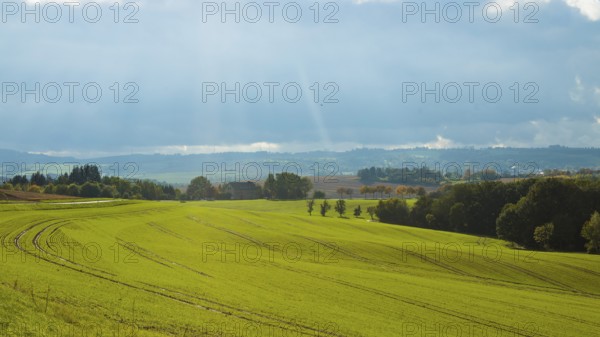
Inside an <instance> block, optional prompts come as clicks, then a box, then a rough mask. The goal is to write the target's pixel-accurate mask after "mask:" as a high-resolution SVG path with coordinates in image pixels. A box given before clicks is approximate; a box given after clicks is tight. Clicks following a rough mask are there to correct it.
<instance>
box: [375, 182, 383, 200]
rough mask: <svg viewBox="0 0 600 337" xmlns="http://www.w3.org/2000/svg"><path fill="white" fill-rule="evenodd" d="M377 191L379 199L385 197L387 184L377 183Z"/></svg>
mask: <svg viewBox="0 0 600 337" xmlns="http://www.w3.org/2000/svg"><path fill="white" fill-rule="evenodd" d="M375 191H376V192H377V193H379V199H383V193H384V192H385V185H377V186H376V187H375Z"/></svg>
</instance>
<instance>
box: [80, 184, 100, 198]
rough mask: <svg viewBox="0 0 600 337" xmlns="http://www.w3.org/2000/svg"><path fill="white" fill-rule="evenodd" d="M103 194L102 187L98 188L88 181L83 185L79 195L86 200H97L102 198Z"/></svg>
mask: <svg viewBox="0 0 600 337" xmlns="http://www.w3.org/2000/svg"><path fill="white" fill-rule="evenodd" d="M101 192H102V191H101V190H100V186H98V184H96V183H91V182H89V181H88V182H86V183H85V184H83V185H81V189H80V191H79V194H80V195H81V196H82V197H84V198H97V197H99V196H100V193H101Z"/></svg>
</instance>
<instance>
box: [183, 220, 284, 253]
mask: <svg viewBox="0 0 600 337" xmlns="http://www.w3.org/2000/svg"><path fill="white" fill-rule="evenodd" d="M188 219H190V220H192V221H194V222H196V223H198V224H201V225H204V226H207V227H210V228H213V229H216V230H219V231H222V232H225V233H227V234H231V235H233V236H237V237H239V238H242V239H244V240H247V241H250V242H252V243H254V244H256V245H259V246H261V247H265V248H272V246H271V245H268V244H266V243H264V242H262V241H260V240H258V239H255V238H253V237H251V236H249V235H246V234H242V233H238V232H236V231H234V230H231V229H228V228H225V227H220V226H217V225H215V224H212V223H210V222H206V221H203V220H201V219H198V218H196V217H194V216H188Z"/></svg>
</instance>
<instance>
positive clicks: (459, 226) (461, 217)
mask: <svg viewBox="0 0 600 337" xmlns="http://www.w3.org/2000/svg"><path fill="white" fill-rule="evenodd" d="M448 218H449V219H448V220H449V221H450V226H452V228H453V229H454V231H456V232H464V229H465V228H466V227H467V213H466V208H465V204H463V203H462V202H457V203H455V204H454V205H453V206H452V208H450V214H449V216H448Z"/></svg>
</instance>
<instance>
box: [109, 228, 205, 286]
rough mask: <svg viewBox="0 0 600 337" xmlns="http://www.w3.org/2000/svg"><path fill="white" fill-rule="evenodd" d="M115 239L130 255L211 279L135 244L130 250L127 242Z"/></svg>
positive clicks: (202, 273)
mask: <svg viewBox="0 0 600 337" xmlns="http://www.w3.org/2000/svg"><path fill="white" fill-rule="evenodd" d="M116 239H117V241H118V242H117V243H118V244H119V245H120V246H121V247H123V248H124V249H126V250H128V251H130V252H131V253H133V254H136V255H139V256H141V257H143V258H145V259H148V260H150V261H152V262H155V263H158V264H160V265H163V266H166V267H169V268H173V267H172V266H177V267H180V268H183V269H186V270H189V271H191V272H193V273H195V274H199V275H202V276H205V277H211V278H212V276H210V275H208V274H206V273H204V272H201V271H199V270H196V269H194V268H192V267H189V266H186V265H183V264H181V263H178V262H175V261H173V260H169V259H167V258H166V257H163V256H161V255H158V254H156V253H154V252H152V251H150V250H147V249H145V248H142V247H141V246H140V245H137V244H136V245H134V247H135V248H134V249H132V248H131V246H130V245H128V244H127V242H126V241H125V240H123V239H120V238H116ZM149 255H150V256H153V257H150V256H149ZM158 259H160V260H163V261H165V262H164V263H163V262H161V261H158Z"/></svg>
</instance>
